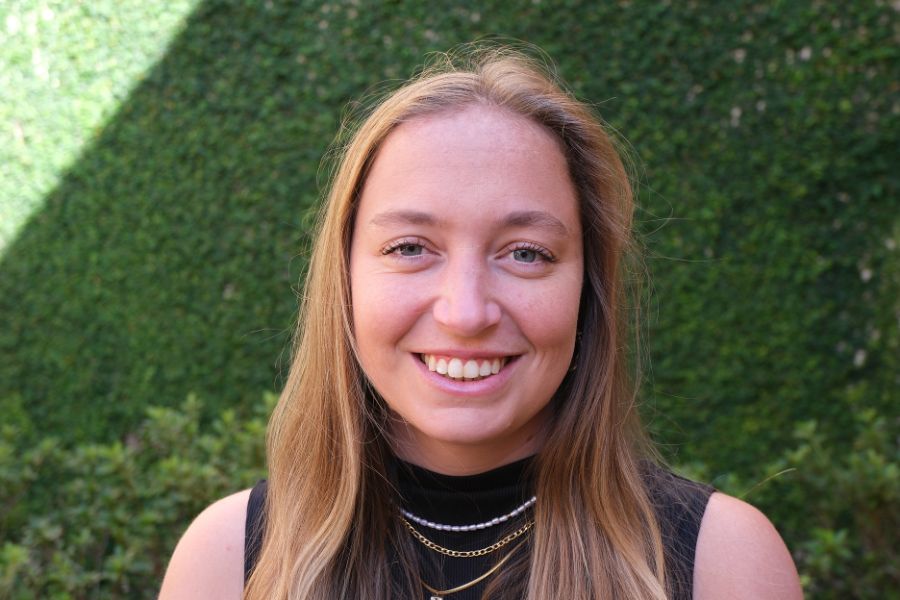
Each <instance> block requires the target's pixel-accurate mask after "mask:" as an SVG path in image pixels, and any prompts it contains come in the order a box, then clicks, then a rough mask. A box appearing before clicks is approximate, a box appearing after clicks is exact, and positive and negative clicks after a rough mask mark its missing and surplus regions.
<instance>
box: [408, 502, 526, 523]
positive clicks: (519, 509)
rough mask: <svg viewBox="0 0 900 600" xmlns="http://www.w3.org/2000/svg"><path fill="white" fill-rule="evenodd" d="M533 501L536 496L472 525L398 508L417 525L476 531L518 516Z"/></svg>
mask: <svg viewBox="0 0 900 600" xmlns="http://www.w3.org/2000/svg"><path fill="white" fill-rule="evenodd" d="M535 502H537V496H532V497H531V498H530V499H528V500H526V501H525V503H524V504H522V505H521V506H519V507H517V508H515V509H513V510H512V511H510V512H508V513H506V514H505V515H501V516H499V517H495V518H493V519H490V520H489V521H485V522H483V523H475V524H474V525H443V524H441V523H434V522H432V521H429V520H428V519H423V518H422V517H418V516H416V515H414V514H412V513H411V512H409V511H408V510H405V509H403V508H401V509H400V514H402V515H403V516H404V517H406V518H407V519H409V520H410V521H414V522H416V523H418V524H419V525H422V526H423V527H429V528H431V529H437V530H439V531H478V530H479V529H487V528H488V527H493V526H494V525H499V524H500V523H505V522H506V521H508V520H510V519H512V518H515V517H518V516H519V515H521V514H522V513H523V512H525V511H526V510H528V508H529V507H530V506H531V505H532V504H534V503H535Z"/></svg>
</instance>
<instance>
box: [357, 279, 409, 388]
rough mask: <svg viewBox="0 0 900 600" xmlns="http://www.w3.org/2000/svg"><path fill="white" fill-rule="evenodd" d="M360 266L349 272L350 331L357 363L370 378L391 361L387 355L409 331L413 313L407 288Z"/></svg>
mask: <svg viewBox="0 0 900 600" xmlns="http://www.w3.org/2000/svg"><path fill="white" fill-rule="evenodd" d="M361 266H362V269H359V270H357V269H354V268H353V267H351V271H350V284H351V290H352V292H351V294H352V301H353V311H352V312H353V330H354V333H355V335H356V342H357V345H358V347H359V352H360V360H361V361H362V363H363V368H364V369H365V370H366V371H367V372H368V373H369V374H370V378H371V375H374V374H376V372H377V369H375V368H374V367H375V366H377V365H379V364H384V363H385V362H386V361H387V360H389V359H390V356H389V355H387V354H386V353H387V352H389V351H390V349H391V348H394V347H395V346H396V345H397V343H398V342H399V341H400V340H401V339H402V338H403V336H404V335H405V334H406V333H407V332H408V331H409V330H410V329H411V328H412V326H413V325H414V323H415V317H416V311H415V300H414V298H413V297H412V296H411V295H410V293H409V289H408V288H405V287H404V286H399V285H397V284H395V283H393V282H392V281H391V278H390V276H389V275H385V274H379V273H373V272H372V270H371V269H367V268H366V267H365V266H364V265H361ZM375 379H377V377H375Z"/></svg>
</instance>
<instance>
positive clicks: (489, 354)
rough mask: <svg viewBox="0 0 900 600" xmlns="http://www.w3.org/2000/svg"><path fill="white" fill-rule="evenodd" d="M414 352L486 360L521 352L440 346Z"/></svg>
mask: <svg viewBox="0 0 900 600" xmlns="http://www.w3.org/2000/svg"><path fill="white" fill-rule="evenodd" d="M416 354H426V355H434V356H448V357H450V358H459V359H466V360H469V359H472V360H479V359H481V360H488V359H494V358H512V357H514V356H518V355H519V354H521V352H495V351H492V350H456V349H449V348H442V349H437V350H422V351H420V352H416Z"/></svg>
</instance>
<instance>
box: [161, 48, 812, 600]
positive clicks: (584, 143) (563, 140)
mask: <svg viewBox="0 0 900 600" xmlns="http://www.w3.org/2000/svg"><path fill="white" fill-rule="evenodd" d="M459 63H463V64H462V66H460V64H459ZM631 216H632V196H631V190H630V188H629V182H628V178H627V175H626V172H625V169H624V168H623V165H622V162H621V160H620V159H619V156H618V154H617V152H616V150H615V149H614V147H613V145H612V144H611V142H610V139H609V137H608V136H607V134H606V133H605V131H604V129H603V128H602V126H601V125H599V124H598V122H597V120H596V119H595V117H593V115H592V114H591V112H590V111H589V110H588V109H587V107H585V106H584V105H583V104H581V103H579V102H577V101H576V100H574V99H573V98H571V97H570V96H569V95H567V94H566V93H565V92H563V91H562V90H561V88H560V87H559V85H558V84H557V83H555V82H554V81H553V79H552V78H551V77H550V76H549V75H548V74H547V73H545V72H544V71H542V70H541V69H540V68H539V67H538V66H536V65H535V64H534V63H533V62H531V61H530V60H528V59H526V58H524V57H523V56H521V55H519V54H517V53H515V52H512V51H509V50H503V49H500V50H498V49H492V50H480V51H474V52H469V53H468V54H467V55H466V56H465V57H463V59H462V60H457V59H449V58H448V59H447V60H446V61H445V62H444V63H443V64H441V65H439V66H437V67H435V68H433V69H431V70H428V71H426V72H424V73H423V74H422V75H420V76H419V77H418V78H416V79H415V80H413V81H412V82H410V83H408V84H407V85H406V86H404V87H402V88H400V89H399V90H397V91H396V92H394V93H393V94H392V95H390V96H389V97H388V98H387V99H385V100H384V101H383V102H382V103H381V104H380V105H378V106H377V107H376V108H375V109H374V111H372V112H371V114H370V115H369V116H368V118H366V119H365V120H364V122H363V123H362V124H361V125H360V126H359V128H358V129H357V130H356V132H355V133H354V134H353V136H352V139H351V140H350V141H349V143H348V144H347V145H346V147H345V149H344V152H343V154H342V156H341V160H340V163H339V167H338V169H337V171H336V173H335V177H334V180H333V182H332V186H331V191H330V194H329V196H328V198H327V202H326V205H325V208H324V213H323V218H322V220H321V222H320V225H319V233H318V237H317V242H316V244H315V248H314V251H313V254H312V258H311V262H310V269H309V275H308V278H307V281H306V289H305V294H304V296H303V302H302V307H301V320H300V326H299V329H298V331H299V335H298V344H297V348H296V352H295V358H294V361H293V365H292V368H291V373H290V376H289V379H288V383H287V386H286V388H285V390H284V392H283V394H282V396H281V400H280V402H279V404H278V406H277V407H276V409H275V413H274V415H273V416H272V420H271V423H270V428H269V436H268V453H269V455H268V456H269V480H268V482H267V484H260V485H257V486H256V487H255V488H254V489H253V491H252V493H251V491H249V490H247V491H244V492H241V493H238V494H235V495H233V496H229V497H227V498H225V499H223V500H220V501H218V502H216V503H215V504H213V505H212V506H210V507H209V508H208V509H207V510H205V511H204V512H203V513H202V514H201V515H200V516H199V517H198V518H197V519H196V520H195V522H194V523H193V524H192V525H191V526H190V528H189V529H188V531H187V532H186V533H185V534H184V537H183V538H182V540H181V541H180V542H179V544H178V547H177V548H176V550H175V554H174V555H173V557H172V560H171V563H170V565H169V568H168V572H167V574H166V578H165V581H164V583H163V589H162V595H161V597H162V598H163V599H164V600H170V599H173V598H217V599H218V598H240V597H241V595H242V593H245V597H246V598H251V599H263V598H297V599H301V598H302V599H309V598H316V599H326V598H365V599H370V598H371V599H389V598H452V599H454V600H466V599H469V598H482V597H490V598H528V599H530V600H537V599H550V598H566V599H600V598H604V599H605V598H623V599H624V598H629V599H632V598H633V599H638V598H640V599H644V598H653V599H662V598H691V597H694V598H699V599H719V598H754V599H759V598H773V599H774V598H779V599H781V598H799V597H801V592H800V587H799V582H798V578H797V574H796V570H795V568H794V565H793V563H792V561H791V558H790V555H789V553H788V552H787V550H786V548H785V546H784V544H783V542H782V541H781V539H780V537H779V536H778V534H777V532H776V531H775V529H774V528H773V527H772V525H771V524H770V523H769V522H768V520H767V519H766V518H765V517H764V516H763V515H762V514H760V513H759V512H758V511H756V510H755V509H754V508H752V507H750V506H749V505H747V504H745V503H743V502H741V501H739V500H736V499H734V498H730V497H728V496H725V495H723V494H720V493H713V492H712V490H711V489H709V488H706V487H704V486H700V485H697V484H693V483H691V482H687V481H685V480H682V479H680V478H677V477H675V476H673V475H671V474H669V473H668V472H667V471H665V470H663V469H661V468H660V467H657V466H655V462H654V461H653V459H652V456H653V455H652V452H651V451H650V450H649V446H648V444H646V443H645V442H644V438H643V437H642V434H641V429H640V427H639V425H638V423H637V415H636V411H635V407H634V393H633V390H631V389H630V388H629V383H628V377H627V374H626V369H625V367H626V364H625V363H626V358H625V351H626V350H625V349H626V346H627V340H626V328H625V325H624V320H623V319H622V316H623V313H624V312H625V305H624V300H623V291H624V290H623V283H622V269H623V266H622V265H623V261H624V260H625V259H626V258H627V257H628V255H629V251H630V243H631V242H630V240H631V238H630V235H631V234H630V230H631ZM245 526H246V527H245ZM245 563H246V564H245ZM245 585H246V589H245Z"/></svg>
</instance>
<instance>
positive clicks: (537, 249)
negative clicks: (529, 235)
mask: <svg viewBox="0 0 900 600" xmlns="http://www.w3.org/2000/svg"><path fill="white" fill-rule="evenodd" d="M511 254H512V258H513V260H514V261H516V262H518V263H523V264H532V263H537V262H550V263H552V262H555V261H556V258H555V257H554V256H553V254H552V253H551V252H550V251H549V250H547V249H546V248H542V247H541V246H538V245H537V244H532V243H526V244H520V245H519V246H517V247H515V248H513V249H512V250H511Z"/></svg>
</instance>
